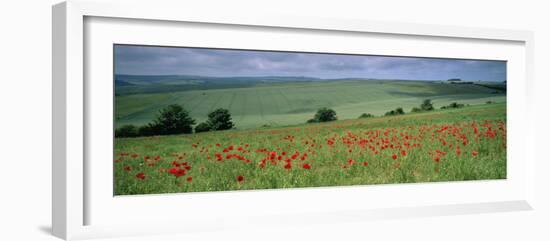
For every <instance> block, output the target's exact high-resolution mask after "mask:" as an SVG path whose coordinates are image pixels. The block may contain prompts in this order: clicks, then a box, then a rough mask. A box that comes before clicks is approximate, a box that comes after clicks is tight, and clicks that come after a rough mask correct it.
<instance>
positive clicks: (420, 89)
mask: <svg viewBox="0 0 550 241" xmlns="http://www.w3.org/2000/svg"><path fill="white" fill-rule="evenodd" d="M343 93H345V94H343ZM425 98H430V99H432V100H433V102H434V105H435V107H436V108H439V107H441V106H444V105H448V104H450V103H451V102H459V103H462V104H481V103H485V102H486V101H493V102H505V100H506V96H505V94H504V93H495V90H494V89H491V88H487V87H484V86H479V85H452V84H442V83H436V82H425V81H390V80H383V81H378V80H363V81H360V80H338V81H335V80H333V81H315V82H281V83H263V84H255V85H251V86H249V87H243V88H220V89H207V90H189V91H177V92H166V93H154V94H135V95H122V96H117V97H116V101H115V105H116V107H115V108H116V118H117V119H116V126H117V127H120V126H122V125H124V124H135V125H142V124H146V123H148V122H150V121H151V120H152V119H153V118H154V117H155V115H156V113H157V112H158V110H159V109H161V108H162V107H164V106H166V105H168V104H172V103H177V104H181V105H183V106H184V107H185V108H186V109H187V110H189V111H190V112H191V115H192V116H193V118H195V119H196V120H197V123H200V122H202V121H204V120H206V116H207V114H208V113H209V112H210V111H212V110H214V109H216V108H227V109H229V111H230V113H231V114H232V116H233V120H234V122H235V123H236V128H238V129H251V128H257V127H261V126H264V125H269V126H287V125H296V124H300V123H304V122H305V121H306V120H308V119H310V118H311V117H312V116H313V115H314V113H315V111H316V110H317V109H319V108H321V107H330V108H333V109H334V110H336V112H337V114H338V117H339V119H353V118H357V117H358V116H359V115H360V114H361V113H364V112H368V113H372V114H375V115H383V114H384V113H385V112H387V111H389V110H391V109H395V108H396V107H403V108H404V109H405V111H406V112H409V111H410V110H411V108H412V107H414V106H418V105H419V104H420V103H421V101H422V100H423V99H425Z"/></svg>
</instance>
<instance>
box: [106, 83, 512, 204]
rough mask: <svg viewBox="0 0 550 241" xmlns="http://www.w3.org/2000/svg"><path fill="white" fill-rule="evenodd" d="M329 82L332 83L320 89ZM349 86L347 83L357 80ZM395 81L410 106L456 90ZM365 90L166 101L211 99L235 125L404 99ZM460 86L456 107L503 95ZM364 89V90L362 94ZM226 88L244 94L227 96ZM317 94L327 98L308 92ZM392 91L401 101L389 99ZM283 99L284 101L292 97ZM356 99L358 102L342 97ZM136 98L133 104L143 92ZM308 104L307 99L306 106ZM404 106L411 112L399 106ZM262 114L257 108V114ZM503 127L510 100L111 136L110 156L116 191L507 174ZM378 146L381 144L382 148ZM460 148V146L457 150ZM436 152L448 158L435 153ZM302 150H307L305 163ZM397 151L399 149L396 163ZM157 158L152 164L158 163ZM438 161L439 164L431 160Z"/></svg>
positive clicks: (384, 87) (270, 89) (383, 89)
mask: <svg viewBox="0 0 550 241" xmlns="http://www.w3.org/2000/svg"><path fill="white" fill-rule="evenodd" d="M331 84H332V86H331V87H330V88H328V87H327V86H325V85H331ZM355 84H356V86H360V85H362V83H355ZM349 85H351V86H353V83H349ZM393 85H396V86H394V88H396V89H394V91H398V90H399V91H404V90H405V89H406V88H410V89H408V90H407V91H413V92H415V93H416V95H417V96H409V97H407V98H412V99H411V101H410V103H411V104H414V105H417V104H418V103H419V101H416V98H419V99H422V98H424V96H423V95H424V94H433V93H447V94H449V95H450V94H453V91H455V90H454V89H452V88H451V89H448V88H447V87H446V86H445V87H443V86H441V87H433V86H430V87H426V86H425V85H423V84H421V83H411V84H408V85H406V84H405V83H394V84H392V86H393ZM371 87H372V88H370V89H369V90H367V88H363V89H361V88H359V87H356V88H353V87H349V86H347V85H342V86H340V85H335V84H333V83H323V84H319V85H318V87H317V89H315V88H312V89H305V88H300V86H299V85H297V86H294V87H292V88H291V87H289V85H281V86H279V87H277V86H266V87H255V88H253V90H254V91H251V90H244V89H242V90H239V89H236V90H231V92H225V91H220V92H219V93H218V92H216V90H212V91H210V92H209V95H210V94H211V95H213V96H217V98H211V97H209V98H206V97H204V99H202V100H201V99H200V98H197V99H195V98H189V96H194V97H197V96H199V97H200V92H198V93H195V94H194V95H192V93H185V94H182V95H178V94H175V95H173V96H170V97H169V98H167V99H163V100H165V101H167V100H176V101H178V100H182V99H188V100H190V101H189V102H187V104H190V106H197V107H198V106H203V107H205V108H206V107H208V106H210V107H211V106H216V105H227V106H234V108H235V109H233V110H234V111H235V114H236V115H237V116H236V117H238V118H236V121H237V123H239V121H244V120H247V119H258V118H262V119H263V120H264V121H269V120H277V117H278V114H277V113H285V112H288V110H295V108H297V104H296V103H302V104H301V107H300V108H304V109H305V108H310V106H315V107H316V106H321V105H323V104H324V103H323V102H331V106H337V107H335V108H336V109H337V111H338V114H339V116H340V117H342V115H343V114H344V113H347V112H346V110H349V111H350V113H353V116H352V117H357V116H358V113H362V112H371V113H377V112H376V111H373V110H372V109H364V108H363V107H361V108H360V106H361V103H367V102H364V100H367V99H368V100H370V102H368V103H371V104H372V103H373V102H376V101H377V98H374V97H369V98H364V97H362V96H363V95H366V96H370V95H377V96H378V99H380V101H381V100H385V101H381V102H380V103H379V104H380V105H383V106H384V107H385V108H381V111H382V110H387V109H390V108H394V107H395V106H394V104H399V103H401V104H403V103H405V102H404V101H403V99H406V98H405V97H403V95H400V94H392V93H390V92H389V91H388V89H389V88H390V87H389V86H388V84H380V87H379V88H378V90H377V89H376V88H374V85H373V86H371ZM398 87H399V88H398ZM456 87H460V86H456ZM338 88H346V89H345V90H346V91H348V90H349V91H350V93H349V95H346V96H342V95H340V96H339V95H337V94H336V93H342V92H340V91H344V89H338ZM438 88H442V89H438ZM453 88H454V87H453ZM465 88H472V89H471V90H470V93H471V94H468V95H466V94H464V95H462V99H460V102H461V103H467V102H466V101H467V100H475V101H482V100H483V99H487V98H496V99H498V98H502V100H503V99H504V97H503V96H500V97H497V96H495V97H490V96H488V95H484V94H483V93H478V92H482V89H477V88H483V87H475V86H468V87H465ZM360 90H362V91H368V94H365V93H364V92H361V91H360ZM239 91H241V92H239ZM457 91H458V90H457ZM332 92H334V93H332ZM214 93H217V94H214ZM231 93H240V94H239V95H238V97H232V94H231ZM267 93H272V95H269V94H267ZM281 93H283V95H281ZM321 93H323V96H326V98H324V99H319V98H313V97H314V96H315V97H318V96H319V94H321ZM409 95H410V94H409ZM449 95H447V97H445V98H443V97H441V98H442V99H439V100H438V99H436V98H432V99H436V103H437V104H442V103H441V102H443V101H442V100H443V99H446V100H447V101H453V99H452V98H454V97H449ZM281 96H285V97H281ZM391 96H394V97H395V98H401V99H400V100H395V101H394V100H393V99H392V98H390V97H391ZM473 96H476V98H474V97H473ZM484 96H485V97H484ZM350 97H351V98H350ZM466 97H467V98H466ZM152 98H161V97H160V96H157V97H152ZM162 98H166V97H164V96H162ZM180 98H181V99H180ZM285 98H288V99H289V100H288V102H286V100H285ZM457 98H458V97H457ZM268 99H269V100H270V101H267V100H268ZM312 99H314V100H312ZM413 99H414V100H415V101H412V100H413ZM352 100H353V101H357V103H348V102H349V101H352ZM135 101H139V98H138V99H135ZM235 101H237V102H235ZM300 101H303V102H300ZM308 101H313V103H309V104H307V105H306V104H304V103H305V102H308ZM231 103H232V104H231ZM251 103H257V104H258V105H252V104H251ZM260 103H261V104H260ZM346 103H347V104H346ZM407 103H408V102H407ZM472 103H473V102H472ZM291 104H292V105H291ZM355 105H357V106H355ZM227 106H226V107H227ZM257 106H262V107H263V108H260V107H257ZM338 106H340V107H338ZM373 106H376V105H373ZM390 106H391V107H390ZM270 107H271V108H270ZM403 107H405V108H407V107H406V106H404V105H403ZM150 108H152V107H150ZM230 108H233V107H230ZM192 110H193V113H201V112H200V111H199V109H194V108H193V109H192ZM261 110H264V111H261ZM359 110H361V111H359ZM239 111H240V112H239ZM258 112H259V113H260V114H258V115H256V114H253V113H258ZM279 115H282V116H287V117H288V116H293V115H292V114H284V115H283V114H279ZM350 116H351V115H350ZM295 120H296V121H297V120H298V117H296V119H295ZM300 122H301V121H300ZM245 123H246V122H245ZM250 123H252V122H250ZM505 127H506V104H505V103H498V104H480V105H472V106H468V107H464V108H461V109H451V110H437V111H432V112H425V113H417V114H406V115H402V116H392V117H376V118H366V119H348V120H341V121H335V122H330V123H319V124H298V125H293V126H286V127H273V128H265V129H249V130H229V131H219V132H209V133H200V134H192V135H174V136H160V137H146V138H145V137H143V138H117V139H116V140H115V157H114V158H115V160H114V172H115V195H129V194H148V193H173V192H203V191H227V190H248V189H271V188H297V187H320V186H341V185H366V184H387V183H417V182H437V181H464V180H487V179H503V178H506V129H505ZM476 129H477V130H478V131H477V133H476V131H475V130H476ZM365 141H366V142H365ZM331 142H332V144H331ZM217 144H219V146H218V145H217ZM230 146H233V150H230V151H229V150H228V152H224V151H223V150H224V149H228V148H229V147H230ZM371 146H372V148H373V149H372V148H371ZM383 146H387V147H386V148H382V147H383ZM457 146H458V147H459V149H460V152H457V150H456V147H457ZM239 147H241V148H242V150H239ZM403 150H404V151H405V152H406V153H405V155H403V153H402V151H403ZM437 151H439V152H440V153H445V154H437ZM270 152H276V156H277V157H278V156H282V158H281V159H282V160H281V161H278V160H277V159H276V158H275V160H273V161H271V160H267V161H266V165H265V167H262V160H263V159H265V158H266V157H268V156H270V154H269V153H270ZM282 152H286V155H284V156H283V155H282ZM296 152H298V153H299V156H298V157H297V158H295V159H291V161H290V162H291V163H292V167H291V168H290V169H285V168H284V166H285V165H286V162H284V159H286V158H291V157H290V156H291V155H292V154H294V153H296ZM216 153H218V154H221V155H222V160H217V157H216ZM304 153H307V154H308V155H307V157H305V158H304V160H301V157H302V156H303V155H304ZM228 154H231V155H232V154H237V155H239V156H242V157H244V160H240V159H238V158H234V157H231V158H229V159H227V155H228ZM393 155H396V159H394V158H393ZM157 156H158V160H155V159H154V158H155V157H157ZM146 157H149V158H146ZM437 157H439V160H437V161H436V159H437ZM350 159H353V160H354V162H353V164H350V163H349V160H350ZM173 161H176V162H177V163H178V164H181V163H182V162H187V164H188V166H190V170H188V171H186V174H185V175H183V176H181V177H176V176H174V175H172V174H170V173H169V172H168V170H169V169H170V168H175V166H174V164H173ZM364 162H368V165H367V166H364ZM306 163H307V164H309V165H310V166H311V168H310V169H305V168H303V165H304V164H306ZM182 168H183V167H178V169H182ZM139 173H143V175H144V179H140V178H137V177H136V175H137V174H139ZM238 176H243V177H244V181H242V182H239V181H238V180H237V177H238ZM188 177H192V180H191V181H190V182H189V181H187V179H186V178H188Z"/></svg>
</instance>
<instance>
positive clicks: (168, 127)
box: [115, 104, 234, 137]
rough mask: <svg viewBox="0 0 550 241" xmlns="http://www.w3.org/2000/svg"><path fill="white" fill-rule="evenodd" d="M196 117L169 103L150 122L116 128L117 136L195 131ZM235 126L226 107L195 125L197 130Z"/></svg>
mask: <svg viewBox="0 0 550 241" xmlns="http://www.w3.org/2000/svg"><path fill="white" fill-rule="evenodd" d="M195 123H196V122H195V119H193V118H192V117H191V115H190V114H189V112H188V111H187V110H185V109H184V108H183V107H182V106H181V105H177V104H173V105H169V106H167V107H165V108H163V109H161V110H160V111H159V113H158V114H157V117H156V118H155V119H154V120H153V121H152V122H150V123H148V124H146V125H143V126H140V127H137V126H135V125H124V126H121V127H119V128H117V129H116V130H115V137H138V136H156V135H175V134H191V133H193V125H194V124H195ZM233 127H234V124H233V122H232V121H231V114H230V113H229V111H228V110H226V109H217V110H215V111H213V112H212V113H210V114H208V121H207V122H204V123H200V124H199V125H197V126H196V127H195V132H197V133H198V132H205V131H215V130H228V129H231V128H233Z"/></svg>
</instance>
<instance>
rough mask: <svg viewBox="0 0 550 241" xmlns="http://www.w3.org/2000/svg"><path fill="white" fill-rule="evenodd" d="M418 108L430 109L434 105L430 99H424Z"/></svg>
mask: <svg viewBox="0 0 550 241" xmlns="http://www.w3.org/2000/svg"><path fill="white" fill-rule="evenodd" d="M420 109H422V110H423V111H431V110H433V109H434V106H433V104H432V100H430V99H425V100H424V101H423V102H422V104H420Z"/></svg>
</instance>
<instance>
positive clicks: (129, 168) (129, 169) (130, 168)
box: [124, 166, 132, 172]
mask: <svg viewBox="0 0 550 241" xmlns="http://www.w3.org/2000/svg"><path fill="white" fill-rule="evenodd" d="M131 170H132V167H131V166H125V167H124V171H127V172H128V171H131Z"/></svg>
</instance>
